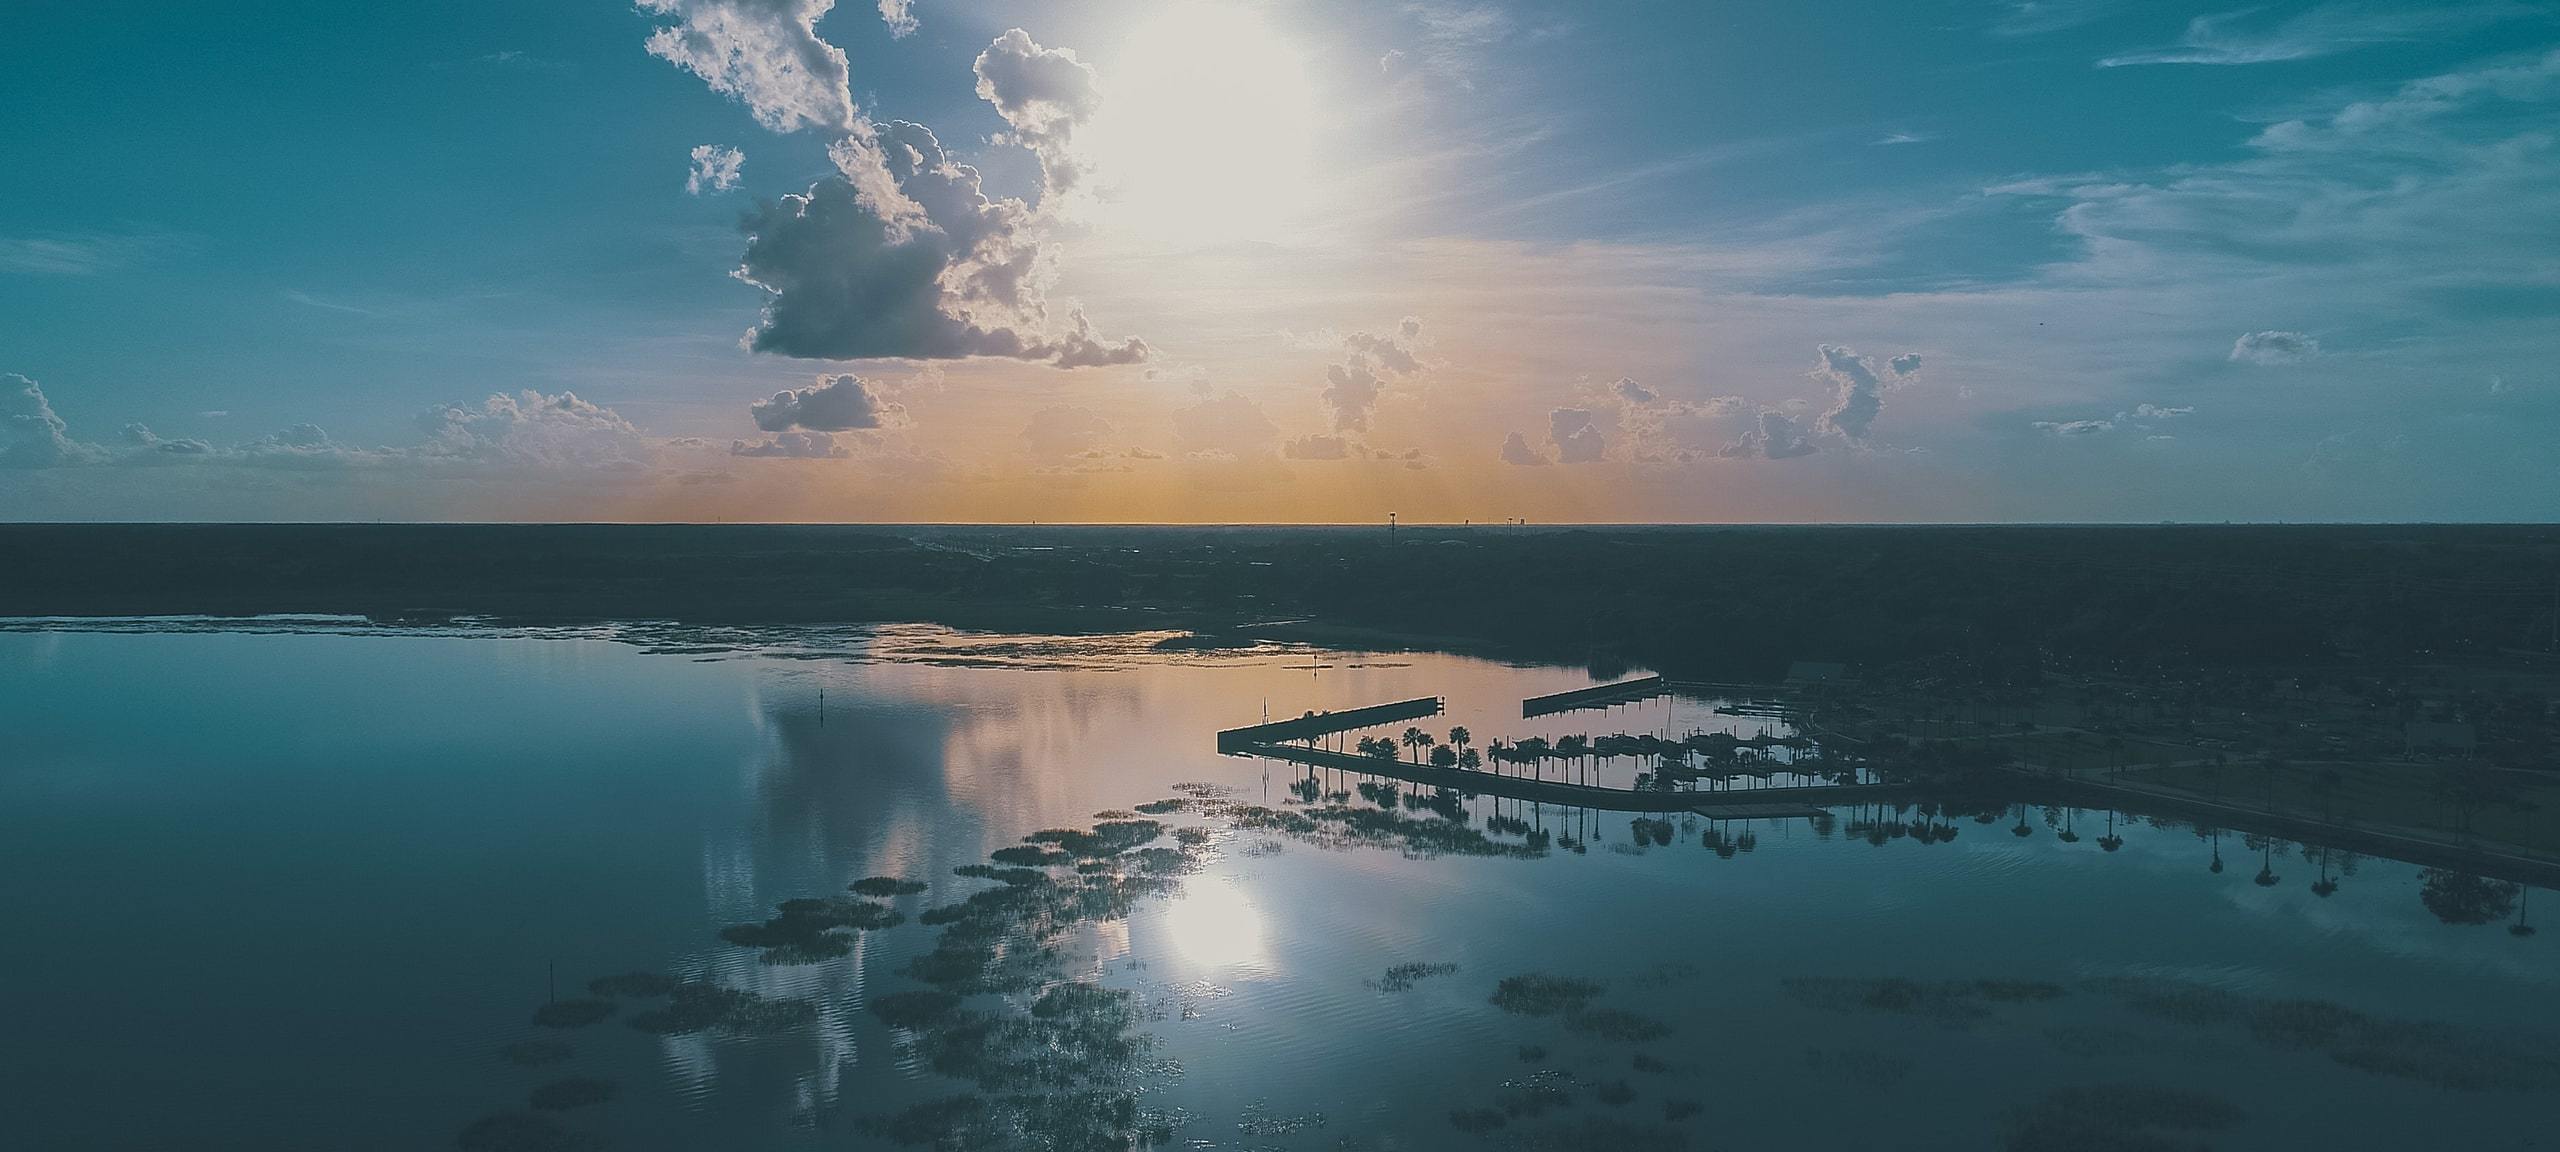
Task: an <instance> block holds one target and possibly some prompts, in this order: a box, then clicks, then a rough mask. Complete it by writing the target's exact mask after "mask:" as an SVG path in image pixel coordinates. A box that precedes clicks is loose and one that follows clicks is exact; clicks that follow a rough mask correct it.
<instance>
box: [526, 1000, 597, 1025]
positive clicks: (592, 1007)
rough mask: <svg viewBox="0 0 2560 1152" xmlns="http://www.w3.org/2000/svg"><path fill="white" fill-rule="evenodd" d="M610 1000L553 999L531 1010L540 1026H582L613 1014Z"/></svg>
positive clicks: (534, 1019)
mask: <svg viewBox="0 0 2560 1152" xmlns="http://www.w3.org/2000/svg"><path fill="white" fill-rule="evenodd" d="M613 1009H614V1004H613V1001H611V1000H591V999H579V1000H554V1001H552V1002H550V1003H548V1004H545V1005H543V1006H542V1007H540V1008H536V1009H534V1010H533V1022H534V1024H535V1026H537V1027H542V1028H584V1027H586V1026H587V1025H590V1024H595V1023H598V1022H600V1021H602V1020H603V1019H604V1018H605V1017H608V1016H611V1015H613Z"/></svg>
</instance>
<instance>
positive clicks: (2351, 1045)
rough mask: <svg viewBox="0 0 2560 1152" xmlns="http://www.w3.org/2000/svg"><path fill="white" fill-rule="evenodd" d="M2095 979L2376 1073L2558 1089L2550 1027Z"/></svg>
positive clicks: (2162, 1008) (2146, 980) (2437, 1082)
mask: <svg viewBox="0 0 2560 1152" xmlns="http://www.w3.org/2000/svg"><path fill="white" fill-rule="evenodd" d="M2089 986H2090V988H2091V989H2092V990H2093V991H2100V992H2104V993H2107V994H2109V995H2112V996H2115V997H2116V998H2117V999H2119V1000H2120V1001H2121V1002H2123V1004H2124V1005H2125V1006H2126V1007H2127V1008H2129V1009H2132V1010H2133V1011H2135V1012H2139V1013H2142V1014H2144V1015H2147V1016H2153V1017H2157V1018H2160V1019H2165V1020H2171V1021H2174V1022H2177V1023H2181V1024H2187V1025H2192V1026H2198V1027H2236V1028H2244V1029H2246V1031H2247V1032H2248V1033H2249V1035H2250V1036H2251V1037H2252V1038H2253V1039H2255V1040H2257V1041H2258V1042H2259V1043H2262V1044H2266V1045H2269V1046H2272V1047H2278V1048H2290V1049H2298V1050H2308V1051H2319V1052H2325V1053H2327V1054H2328V1056H2329V1058H2330V1059H2331V1060H2334V1061H2336V1062H2337V1063H2338V1064H2340V1065H2342V1066H2345V1067H2348V1068H2354V1069H2357V1070H2360V1071H2364V1072H2370V1073H2373V1074H2375V1075H2379V1076H2390V1077H2393V1078H2395V1079H2401V1080H2414V1081H2418V1082H2420V1083H2423V1084H2431V1085H2434V1086H2436V1087H2438V1088H2447V1089H2453V1090H2456V1091H2465V1092H2485V1091H2509V1092H2530V1091H2549V1090H2555V1089H2560V1042H2555V1041H2554V1040H2553V1039H2552V1038H2551V1037H2548V1036H2526V1035H2518V1034H2514V1033H2509V1032H2501V1031H2494V1030H2490V1029H2484V1028H2466V1027H2462V1026H2458V1025H2453V1024H2446V1023H2440V1022H2435V1021H2426V1020H2402V1019H2393V1018H2390V1017H2384V1016H2371V1015H2367V1014H2365V1013H2362V1012H2358V1011H2356V1010H2354V1009H2352V1008H2348V1007H2346V1006H2345V1005H2342V1004H2334V1003H2330V1002H2328V1001H2324V1000H2301V999H2285V1000H2265V999H2258V998H2255V997H2250V996H2244V995H2241V994H2239V993H2235V992H2227V991H2224V990H2222V989H2219V988H2214V987H2211V986H2209V985H2203V984H2195V983H2190V982H2187V981H2180V980H2167V979H2160V978H2152V977H2110V978H2105V979H2100V980H2092V981H2090V982H2089Z"/></svg>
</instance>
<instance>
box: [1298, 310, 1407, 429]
mask: <svg viewBox="0 0 2560 1152" xmlns="http://www.w3.org/2000/svg"><path fill="white" fill-rule="evenodd" d="M1421 335H1422V321H1421V320H1419V319H1416V318H1414V317H1411V316H1407V317H1405V318H1404V319H1403V320H1401V321H1399V322H1397V324H1396V330H1395V331H1394V332H1393V333H1391V334H1388V335H1383V336H1381V335H1375V334H1372V333H1368V332H1353V333H1351V334H1349V335H1347V336H1344V337H1343V338H1342V350H1343V352H1344V353H1346V355H1345V356H1344V357H1343V359H1342V361H1341V362H1340V363H1338V364H1331V365H1328V366H1326V368H1325V371H1324V378H1325V386H1324V391H1323V392H1322V393H1320V394H1319V396H1320V398H1321V399H1322V400H1323V401H1324V405H1325V407H1326V408H1328V409H1330V410H1331V411H1332V413H1333V430H1334V431H1336V432H1351V431H1359V432H1366V431H1368V430H1369V418H1370V416H1371V415H1372V414H1374V413H1375V412H1376V411H1377V407H1378V397H1379V395H1380V394H1381V393H1383V392H1384V391H1385V389H1386V381H1387V378H1388V377H1390V376H1413V375H1417V374H1419V373H1421V372H1422V371H1423V370H1424V365H1423V363H1422V358H1421V357H1420V356H1417V355H1415V353H1414V349H1413V341H1414V340H1415V339H1416V338H1417V337H1420V336H1421Z"/></svg>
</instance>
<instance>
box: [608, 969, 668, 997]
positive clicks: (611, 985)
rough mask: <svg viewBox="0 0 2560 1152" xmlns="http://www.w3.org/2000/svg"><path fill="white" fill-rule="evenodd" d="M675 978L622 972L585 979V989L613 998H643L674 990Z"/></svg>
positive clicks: (646, 973) (654, 973)
mask: <svg viewBox="0 0 2560 1152" xmlns="http://www.w3.org/2000/svg"><path fill="white" fill-rule="evenodd" d="M675 988H676V978H675V977H673V976H665V975H661V974H659V973H656V972H624V973H620V974H618V975H613V976H598V977H596V978H595V979H593V980H589V981H587V991H588V992H589V993H591V994H593V995H597V996H602V997H606V998H608V999H615V1000H645V999H649V998H651V997H656V996H664V995H666V994H667V993H669V992H673V991H675Z"/></svg>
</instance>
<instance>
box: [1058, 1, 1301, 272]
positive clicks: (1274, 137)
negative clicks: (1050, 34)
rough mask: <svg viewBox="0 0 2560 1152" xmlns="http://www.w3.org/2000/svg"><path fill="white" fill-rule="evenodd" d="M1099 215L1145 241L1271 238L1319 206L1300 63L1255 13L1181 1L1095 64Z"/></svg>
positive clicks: (1091, 137)
mask: <svg viewBox="0 0 2560 1152" xmlns="http://www.w3.org/2000/svg"><path fill="white" fill-rule="evenodd" d="M1097 65H1098V70H1099V71H1100V73H1101V83H1102V89H1103V104H1102V107H1101V109H1100V110H1099V112H1098V113H1097V114H1096V116H1095V119H1094V122H1093V124H1092V125H1091V126H1090V128H1089V129H1088V130H1087V132H1086V134H1085V137H1084V139H1085V141H1086V143H1087V148H1088V152H1089V154H1090V155H1091V156H1092V157H1093V159H1094V161H1095V164H1096V167H1097V172H1098V174H1099V177H1100V180H1099V183H1100V185H1101V203H1100V204H1099V205H1098V206H1097V208H1096V210H1095V211H1096V215H1097V216H1098V217H1099V218H1101V219H1102V220H1103V221H1105V222H1108V223H1110V224H1113V225H1117V226H1120V227H1125V228H1128V229H1132V230H1134V231H1136V232H1137V233H1139V234H1140V235H1142V236H1145V237H1147V238H1150V239H1159V240H1167V241H1174V242H1214V241H1227V240H1257V239H1271V238H1274V237H1276V236H1278V235H1280V234H1282V233H1285V232H1287V231H1289V230H1290V229H1291V228H1292V225H1293V224H1294V223H1296V222H1298V221H1301V220H1303V219H1305V218H1306V216H1307V215H1308V214H1309V213H1310V212H1312V211H1313V210H1314V209H1315V208H1316V206H1317V205H1316V199H1317V197H1316V180H1315V179H1314V145H1315V124H1316V116H1315V90H1314V87H1313V85H1312V84H1311V83H1310V82H1309V79H1308V72H1307V62H1306V60H1305V58H1304V57H1303V56H1302V55H1300V53H1299V52H1298V50H1297V49H1296V47H1294V46H1293V45H1291V44H1290V43H1289V41H1288V40H1287V39H1285V38H1284V37H1282V36H1281V35H1279V34H1278V32H1277V31H1275V30H1274V29H1273V28H1272V27H1271V26H1270V25H1269V23H1268V22H1267V21H1265V20H1264V19H1263V17H1262V14H1261V13H1260V12H1259V11H1257V10H1256V9H1255V8H1253V7H1251V6H1248V5H1243V4H1237V3H1222V2H1217V0H1177V2H1175V3H1170V4H1166V5H1164V6H1163V7H1161V8H1158V9H1156V10H1155V11H1152V12H1149V13H1147V14H1146V15H1145V16H1144V17H1143V19H1142V22H1141V23H1139V24H1138V25H1137V26H1136V27H1135V28H1133V29H1132V30H1131V31H1130V34H1129V37H1128V39H1126V40H1125V41H1123V42H1122V43H1121V44H1120V46H1119V48H1118V50H1117V51H1116V52H1115V53H1114V54H1113V55H1111V56H1108V57H1105V58H1103V59H1102V60H1099V61H1097Z"/></svg>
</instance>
